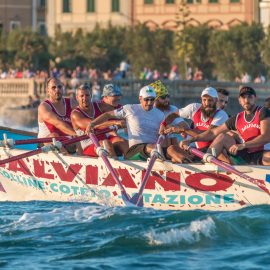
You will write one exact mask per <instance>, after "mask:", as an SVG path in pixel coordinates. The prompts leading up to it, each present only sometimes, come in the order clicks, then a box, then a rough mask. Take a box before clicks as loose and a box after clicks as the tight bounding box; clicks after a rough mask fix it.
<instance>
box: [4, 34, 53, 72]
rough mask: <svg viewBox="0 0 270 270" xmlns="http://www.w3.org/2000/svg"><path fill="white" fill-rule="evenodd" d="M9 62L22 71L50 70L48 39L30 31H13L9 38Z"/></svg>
mask: <svg viewBox="0 0 270 270" xmlns="http://www.w3.org/2000/svg"><path fill="white" fill-rule="evenodd" d="M6 44H7V51H8V53H9V61H11V62H13V63H14V66H15V67H17V68H20V69H23V68H32V69H48V64H49V52H48V38H47V37H45V36H41V35H39V34H38V33H36V32H32V31H30V30H13V31H11V32H10V33H9V35H8V37H7V42H6Z"/></svg>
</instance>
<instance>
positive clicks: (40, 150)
mask: <svg viewBox="0 0 270 270" xmlns="http://www.w3.org/2000/svg"><path fill="white" fill-rule="evenodd" d="M42 151H43V150H42V149H41V148H39V149H36V150H32V151H29V152H27V153H23V154H21V155H18V156H14V157H9V158H6V159H3V160H0V165H3V164H5V163H9V162H12V161H16V160H18V159H22V158H27V157H31V156H34V155H38V154H40V153H42Z"/></svg>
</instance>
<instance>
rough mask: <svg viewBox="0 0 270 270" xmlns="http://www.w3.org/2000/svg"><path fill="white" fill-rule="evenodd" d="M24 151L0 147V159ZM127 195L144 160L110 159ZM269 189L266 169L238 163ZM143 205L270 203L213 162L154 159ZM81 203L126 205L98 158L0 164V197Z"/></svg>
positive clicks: (53, 157)
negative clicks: (195, 162)
mask: <svg viewBox="0 0 270 270" xmlns="http://www.w3.org/2000/svg"><path fill="white" fill-rule="evenodd" d="M23 152H25V151H24V150H18V149H13V150H4V149H2V150H1V151H0V155H1V159H4V158H7V157H8V156H16V155H18V154H21V153H23ZM110 161H111V163H112V165H113V167H114V168H115V169H116V171H117V173H118V175H119V176H120V180H121V181H122V183H123V185H124V187H125V189H126V191H127V193H128V194H129V195H130V196H132V195H133V194H134V193H136V192H138V190H139V187H140V184H141V181H142V179H143V176H144V173H145V169H146V168H147V163H146V162H139V161H137V162H132V161H121V162H120V161H115V160H110ZM237 169H239V170H242V171H243V172H245V173H246V174H248V175H249V176H251V177H253V178H256V179H260V180H261V181H262V183H263V184H265V186H266V188H268V189H270V184H269V183H268V182H267V180H269V179H270V167H263V166H252V167H240V166H238V167H237ZM143 199H144V207H149V208H154V209H163V210H195V209H200V210H213V211H232V210H237V209H240V208H242V207H245V206H249V205H260V204H270V195H269V194H268V193H267V192H265V191H263V190H262V189H260V188H259V187H258V186H256V185H255V184H252V183H250V182H248V181H247V180H245V179H242V178H240V177H238V176H235V175H234V174H230V173H226V172H224V171H223V172H222V171H218V169H217V167H216V166H214V165H210V164H207V165H199V164H196V165H195V164H190V165H189V164H184V165H180V164H179V165H176V164H171V163H168V162H166V163H162V162H156V164H155V168H154V170H153V171H152V173H151V176H150V178H149V180H148V182H147V185H146V187H145V190H144V193H143ZM31 200H46V201H83V202H95V203H98V204H106V205H112V206H126V203H125V202H124V201H123V199H122V196H121V192H120V189H119V188H118V186H117V185H116V184H115V181H114V179H113V178H112V176H111V174H110V173H109V171H108V169H107V168H106V166H105V165H104V163H103V161H102V160H101V159H100V158H89V157H72V156H63V155H61V154H60V155H59V154H56V153H53V152H50V153H48V154H39V155H35V156H33V157H29V158H25V159H22V160H19V161H14V162H11V163H7V164H5V165H2V166H1V167H0V201H31Z"/></svg>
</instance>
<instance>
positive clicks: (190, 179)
mask: <svg viewBox="0 0 270 270" xmlns="http://www.w3.org/2000/svg"><path fill="white" fill-rule="evenodd" d="M207 178H208V179H209V178H210V179H213V180H215V183H214V184H212V185H205V184H203V180H204V179H207ZM185 181H186V184H187V185H188V186H190V187H191V188H194V189H195V190H202V191H220V190H226V189H227V188H229V187H231V186H232V184H233V183H234V180H232V179H231V178H230V177H229V176H227V175H223V174H217V173H194V174H191V175H188V176H187V177H186V179H185Z"/></svg>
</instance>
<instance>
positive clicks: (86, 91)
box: [71, 84, 121, 157]
mask: <svg viewBox="0 0 270 270" xmlns="http://www.w3.org/2000/svg"><path fill="white" fill-rule="evenodd" d="M76 99H77V101H78V104H79V106H77V107H76V108H75V109H74V110H73V111H72V113H71V121H72V125H73V128H74V129H75V131H76V134H77V135H78V136H81V135H83V134H84V133H85V129H86V127H87V126H88V125H89V123H91V122H92V120H94V119H95V118H96V117H97V116H99V115H101V114H100V110H99V107H98V104H97V102H91V93H90V86H89V85H88V84H83V85H80V86H79V87H78V88H77V89H76ZM119 122H120V121H119V120H117V121H114V122H113V123H112V121H110V122H107V123H104V124H103V125H100V126H99V128H106V127H108V126H109V125H112V124H119ZM120 125H121V123H120ZM98 139H99V140H100V141H101V143H102V144H103V145H104V146H105V148H106V150H107V151H108V153H109V155H110V156H111V157H116V153H115V151H114V147H113V145H112V143H111V142H110V141H109V140H108V139H107V138H106V134H103V135H99V136H98ZM81 147H82V149H83V154H84V155H87V156H91V157H97V156H98V155H97V153H96V149H95V146H94V144H93V142H92V141H91V140H90V139H88V140H84V141H82V142H81Z"/></svg>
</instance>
